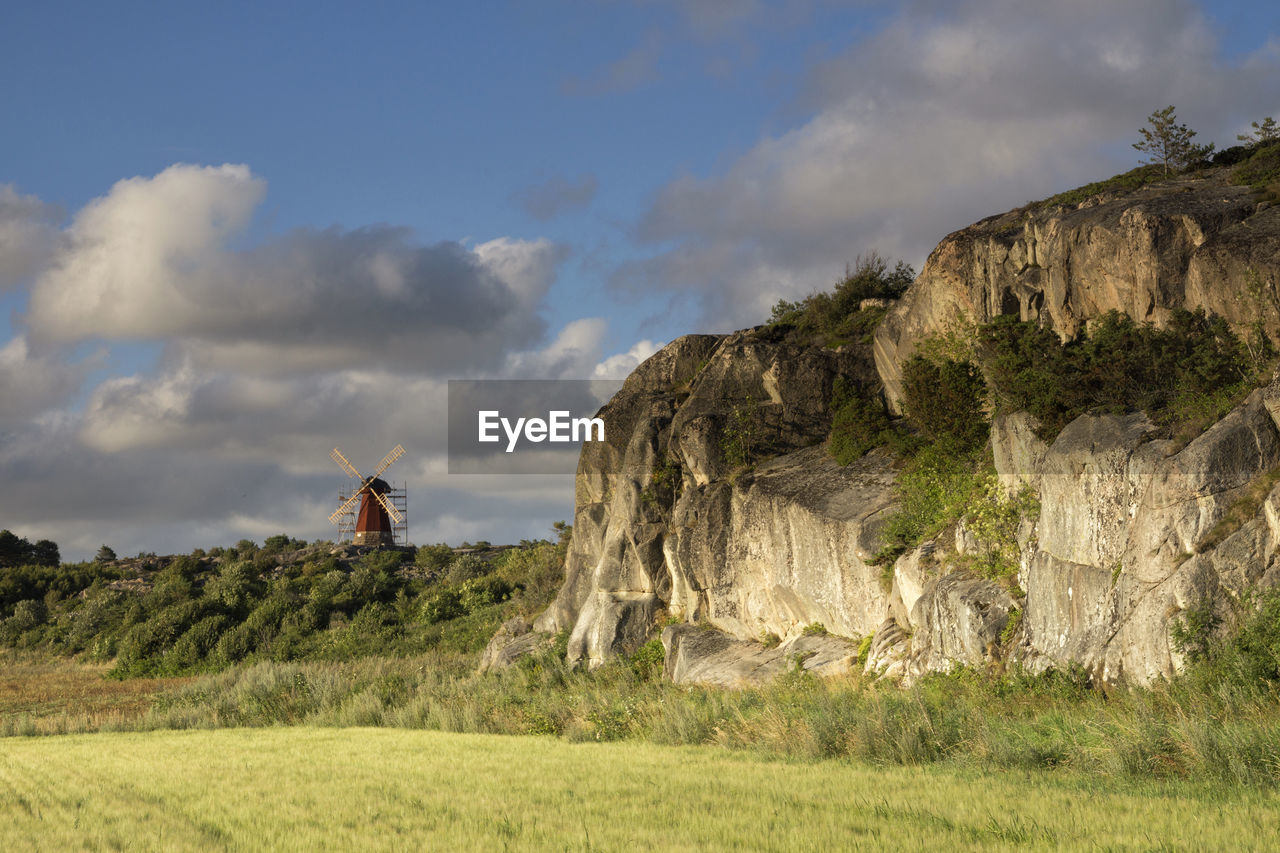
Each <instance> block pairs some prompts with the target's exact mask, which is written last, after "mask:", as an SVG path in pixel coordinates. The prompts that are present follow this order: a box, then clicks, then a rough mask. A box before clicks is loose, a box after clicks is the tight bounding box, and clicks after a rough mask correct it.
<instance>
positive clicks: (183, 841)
mask: <svg viewBox="0 0 1280 853" xmlns="http://www.w3.org/2000/svg"><path fill="white" fill-rule="evenodd" d="M944 846H945V847H947V848H951V849H984V850H990V849H1012V848H1018V849H1083V848H1090V849H1093V848H1101V849H1114V850H1126V849H1135V850H1136V849H1141V850H1213V849H1223V850H1225V849H1241V848H1242V847H1243V848H1252V849H1275V848H1276V847H1277V846H1280V795H1277V793H1276V792H1274V791H1270V790H1260V789H1253V788H1246V789H1240V790H1238V791H1235V792H1233V793H1231V794H1229V795H1224V794H1223V793H1222V791H1221V790H1220V789H1206V788H1204V787H1202V786H1198V785H1196V784H1194V783H1189V782H1157V781H1154V780H1147V781H1145V782H1142V783H1140V784H1133V783H1132V782H1125V783H1118V782H1111V781H1107V780H1100V779H1097V778H1085V777H1082V776H1079V775H1075V774H1056V775H1054V774H1045V773H1002V774H992V773H983V772H978V771H974V770H966V769H963V768H954V767H937V766H935V767H929V768H921V767H876V766H869V765H866V764H861V763H854V762H845V761H817V762H789V761H784V760H778V759H767V758H764V757H761V756H758V755H753V754H749V753H743V752H731V751H726V750H722V749H716V748H713V747H663V746H655V745H653V744H645V743H603V744H597V743H584V744H573V745H567V744H565V743H564V742H563V741H560V740H557V739H555V738H549V737H499V736H495V735H460V734H450V733H442V732H428V731H405V730H397V729H369V728H347V729H326V728H316V727H288V728H269V729H234V730H218V731H182V732H174V731H165V732H149V733H145V734H137V733H116V734H91V735H69V736H65V737H57V738H34V739H14V738H7V739H3V740H0V848H2V849H5V850H10V851H18V850H35V849H40V850H52V849H58V850H74V849H86V850H119V849H225V848H234V849H294V850H325V849H362V850H377V849H400V850H403V849H462V850H502V849H516V850H553V849H554V850H619V849H662V850H707V849H716V850H832V849H844V850H849V849H924V848H929V849H939V848H942V847H944Z"/></svg>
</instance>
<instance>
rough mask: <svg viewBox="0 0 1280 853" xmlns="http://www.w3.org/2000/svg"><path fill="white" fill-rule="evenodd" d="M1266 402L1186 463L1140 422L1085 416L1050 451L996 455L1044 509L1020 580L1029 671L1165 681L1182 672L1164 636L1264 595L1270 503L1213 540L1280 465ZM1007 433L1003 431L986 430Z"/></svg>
mask: <svg viewBox="0 0 1280 853" xmlns="http://www.w3.org/2000/svg"><path fill="white" fill-rule="evenodd" d="M1274 388H1275V386H1272V387H1271V388H1268V389H1264V390H1260V391H1257V392H1255V393H1254V394H1253V395H1252V396H1250V397H1249V398H1248V399H1247V400H1246V401H1245V402H1244V403H1243V404H1242V405H1241V406H1239V407H1238V408H1236V409H1235V410H1234V411H1232V412H1231V413H1230V414H1228V415H1227V416H1226V417H1225V418H1223V420H1221V421H1220V422H1218V423H1217V424H1215V425H1214V426H1213V427H1211V428H1210V429H1209V430H1208V431H1206V432H1205V433H1204V434H1203V435H1201V436H1199V437H1198V438H1196V439H1195V440H1194V441H1192V442H1191V443H1190V444H1188V445H1187V446H1186V447H1185V448H1181V449H1179V448H1177V447H1176V446H1175V445H1174V444H1173V443H1172V442H1170V441H1150V440H1148V433H1149V431H1150V424H1149V422H1147V421H1146V418H1145V417H1144V416H1142V415H1128V416H1123V417H1120V416H1105V417H1091V416H1085V417H1081V418H1079V419H1077V420H1076V421H1075V422H1073V423H1072V424H1070V425H1069V426H1068V427H1067V428H1066V429H1065V430H1063V432H1062V434H1061V435H1059V436H1058V438H1057V440H1055V441H1054V443H1053V444H1052V445H1051V446H1050V447H1048V448H1036V447H1028V448H1027V449H1026V451H1025V455H1019V454H1009V455H1006V456H1003V457H1002V456H1000V455H997V465H998V466H1000V468H1001V474H1002V475H1007V476H1009V477H1011V478H1016V479H1017V480H1019V481H1022V482H1030V483H1032V484H1033V485H1034V486H1035V487H1036V489H1037V491H1038V492H1039V495H1040V504H1041V511H1040V518H1039V521H1038V523H1037V525H1036V538H1035V540H1034V543H1032V544H1031V547H1029V548H1028V549H1027V554H1026V561H1025V569H1024V571H1023V574H1022V576H1021V577H1020V583H1021V585H1022V587H1023V588H1024V589H1025V590H1026V609H1025V617H1024V618H1025V637H1026V651H1025V662H1026V663H1028V664H1029V665H1031V666H1033V667H1040V668H1043V667H1045V666H1051V665H1064V664H1068V663H1077V664H1080V665H1082V666H1084V667H1085V668H1087V669H1088V670H1090V671H1092V672H1094V673H1095V674H1096V675H1097V676H1099V677H1101V678H1103V679H1104V680H1108V681H1115V680H1120V679H1128V680H1130V681H1135V682H1139V683H1147V682H1150V681H1152V680H1154V679H1157V678H1161V677H1168V676H1170V675H1172V674H1173V673H1174V671H1175V670H1176V669H1177V667H1178V666H1179V665H1180V664H1181V661H1180V659H1179V656H1178V654H1177V652H1176V650H1175V649H1174V647H1173V645H1172V643H1171V640H1170V632H1171V629H1172V626H1173V624H1174V622H1175V620H1177V619H1179V618H1181V614H1182V612H1183V611H1185V610H1187V609H1189V608H1191V607H1193V606H1196V605H1197V604H1199V603H1200V602H1201V601H1202V600H1205V599H1208V600H1213V599H1215V598H1217V599H1222V598H1223V597H1224V596H1229V597H1231V598H1239V596H1240V595H1241V594H1243V593H1244V591H1245V590H1246V589H1249V588H1256V587H1257V586H1260V585H1261V584H1262V581H1263V578H1264V577H1265V576H1266V573H1267V571H1268V569H1269V567H1270V566H1271V565H1272V562H1273V559H1274V551H1275V548H1276V543H1277V541H1278V540H1277V539H1276V536H1275V533H1274V532H1273V531H1274V527H1273V525H1271V524H1270V523H1269V521H1268V514H1267V513H1268V510H1267V507H1268V506H1270V505H1271V502H1270V500H1268V501H1264V502H1263V503H1262V505H1261V506H1260V507H1258V508H1257V509H1256V511H1255V513H1254V517H1253V518H1252V519H1245V520H1244V521H1243V522H1242V523H1241V524H1240V526H1239V529H1238V530H1237V531H1235V532H1232V533H1231V535H1229V536H1227V537H1226V538H1224V539H1223V540H1222V541H1221V542H1214V541H1212V540H1211V539H1210V538H1209V535H1210V533H1211V531H1213V530H1214V527H1215V525H1217V524H1218V523H1219V522H1220V521H1222V520H1223V518H1224V517H1225V516H1226V515H1227V510H1228V509H1229V508H1230V507H1231V506H1232V505H1233V504H1234V503H1235V502H1236V501H1237V499H1239V498H1240V497H1241V496H1242V495H1243V494H1244V493H1245V492H1246V490H1247V489H1248V488H1249V487H1250V485H1251V484H1252V483H1254V482H1255V481H1256V480H1257V479H1258V478H1261V477H1264V476H1265V475H1267V474H1268V473H1269V472H1270V471H1271V470H1272V469H1274V468H1275V467H1276V466H1277V464H1280V433H1278V432H1277V428H1276V422H1275V421H1274V420H1273V419H1272V417H1271V415H1270V412H1269V410H1268V408H1267V406H1266V405H1265V402H1266V400H1267V399H1268V398H1269V395H1270V394H1272V393H1273V392H1274ZM1016 428H1017V427H1016V425H1010V424H1009V423H1008V422H998V423H997V425H996V428H995V430H996V432H997V433H1000V432H1007V431H1009V430H1012V429H1016ZM994 441H995V442H996V443H997V445H999V444H1000V443H1001V442H1004V443H1006V444H1011V443H1012V441H1013V440H1012V439H1011V438H1010V437H1009V436H1003V437H1002V436H997V437H996V438H995V439H994ZM1009 466H1012V468H1011V467H1009Z"/></svg>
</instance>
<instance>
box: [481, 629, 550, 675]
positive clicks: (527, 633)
mask: <svg viewBox="0 0 1280 853" xmlns="http://www.w3.org/2000/svg"><path fill="white" fill-rule="evenodd" d="M553 639H554V637H553V636H552V635H551V634H545V633H542V632H540V631H534V630H533V626H532V625H531V624H530V623H529V622H528V621H527V620H525V619H521V618H520V617H519V616H516V617H514V618H512V619H508V620H507V621H506V622H504V623H502V627H501V628H499V629H498V632H497V633H496V634H494V635H493V639H491V640H489V645H487V646H485V649H484V653H483V654H481V655H480V665H479V666H478V667H477V671H478V672H496V671H497V670H501V669H506V668H507V667H509V666H512V665H514V664H515V663H516V662H517V661H519V660H520V659H521V658H524V657H528V656H529V655H532V654H535V653H536V652H539V651H541V650H542V649H544V648H546V647H547V646H548V645H550V644H551V642H552V640H553Z"/></svg>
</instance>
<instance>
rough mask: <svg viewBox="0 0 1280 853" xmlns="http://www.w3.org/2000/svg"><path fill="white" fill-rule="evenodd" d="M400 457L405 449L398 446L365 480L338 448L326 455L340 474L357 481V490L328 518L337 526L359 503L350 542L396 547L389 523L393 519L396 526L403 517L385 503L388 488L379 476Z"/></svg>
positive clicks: (388, 503)
mask: <svg viewBox="0 0 1280 853" xmlns="http://www.w3.org/2000/svg"><path fill="white" fill-rule="evenodd" d="M403 455H404V448H403V447H401V446H400V445H398V444H397V445H396V447H395V449H394V450H392V451H391V452H390V453H388V454H387V455H386V456H384V457H383V459H382V461H381V462H379V463H378V467H377V469H376V470H375V471H374V472H373V474H371V475H370V476H368V477H364V476H362V475H361V474H360V472H359V471H357V470H356V467H355V466H354V465H352V464H351V463H350V462H348V461H347V457H345V456H343V455H342V452H341V451H339V450H338V448H336V447H335V448H334V449H333V452H332V453H330V454H329V456H331V457H332V458H333V461H334V462H337V463H338V466H339V467H340V468H342V470H343V471H346V472H347V474H348V475H349V476H352V477H355V478H356V479H357V480H359V481H360V487H359V488H357V489H355V490H354V491H352V493H351V497H349V498H347V499H346V500H345V501H343V503H342V505H341V506H339V507H338V509H337V511H336V512H334V513H333V515H331V516H329V520H330V521H331V522H333V523H334V524H339V525H340V524H341V519H342V517H343V516H344V515H347V514H348V513H350V512H351V510H352V509H353V508H354V507H355V504H356V502H357V501H358V502H359V503H360V512H359V513H358V514H357V516H356V530H355V534H354V535H353V536H352V537H351V541H352V542H353V543H355V544H356V545H394V544H395V528H394V526H393V524H392V522H393V520H394V522H395V523H399V522H401V521H403V520H404V518H403V516H402V515H401V514H400V512H399V511H398V510H397V509H396V508H395V506H394V505H393V504H392V503H391V501H389V500H387V495H388V494H389V493H390V492H391V486H390V485H388V484H387V481H386V480H383V479H381V477H380V476H379V475H380V474H382V472H384V471H386V470H387V469H388V468H389V467H391V463H392V462H395V461H396V460H397V459H399V458H400V457H401V456H403ZM347 529H348V530H349V529H350V528H347Z"/></svg>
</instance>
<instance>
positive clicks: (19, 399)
mask: <svg viewBox="0 0 1280 853" xmlns="http://www.w3.org/2000/svg"><path fill="white" fill-rule="evenodd" d="M101 363H102V353H94V354H93V355H91V356H90V357H88V358H85V359H81V360H80V361H75V362H71V363H66V362H65V361H63V360H62V359H59V358H53V357H50V356H48V355H40V354H36V353H33V352H32V351H31V346H30V344H29V343H28V341H27V338H26V336H25V335H18V336H16V337H14V338H13V339H11V340H10V341H9V342H8V343H6V344H5V345H4V346H3V347H0V401H3V405H0V428H3V427H12V426H14V425H16V424H20V423H23V422H25V421H27V420H29V419H31V418H33V417H36V416H37V415H40V414H41V413H43V412H46V411H48V410H49V409H51V408H54V407H56V406H59V405H62V404H63V403H64V402H65V401H66V399H67V398H68V397H70V396H71V395H72V394H75V393H76V391H78V390H79V389H80V386H81V384H82V383H83V382H84V379H85V376H86V375H87V374H88V373H89V371H90V370H92V369H93V368H95V367H97V366H99V365H100V364H101Z"/></svg>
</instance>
